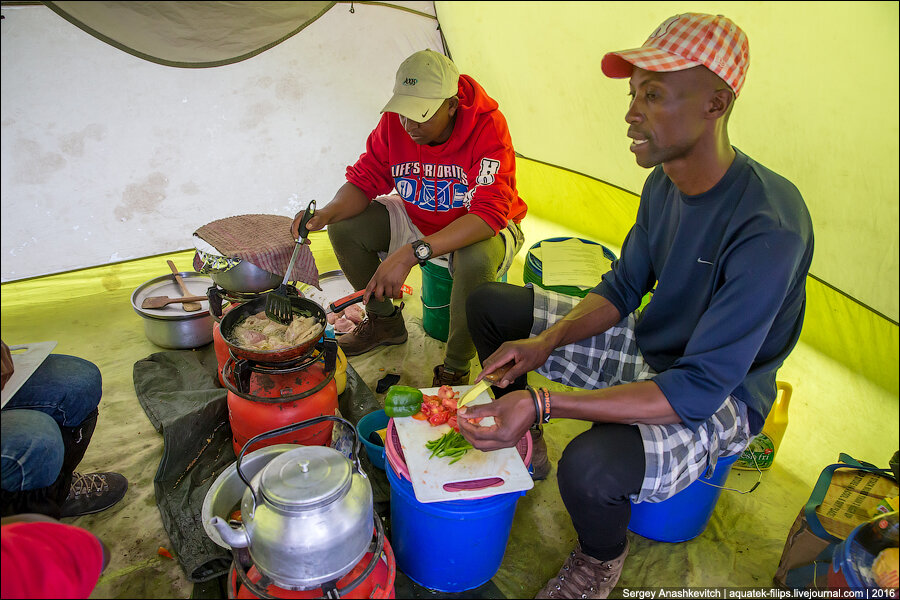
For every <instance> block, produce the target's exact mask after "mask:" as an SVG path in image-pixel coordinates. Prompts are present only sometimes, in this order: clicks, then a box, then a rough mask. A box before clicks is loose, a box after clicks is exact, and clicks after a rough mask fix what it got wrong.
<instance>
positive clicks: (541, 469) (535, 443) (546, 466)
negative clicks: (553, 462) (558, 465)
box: [530, 425, 550, 481]
mask: <svg viewBox="0 0 900 600" xmlns="http://www.w3.org/2000/svg"><path fill="white" fill-rule="evenodd" d="M530 431H531V467H532V471H533V473H532V474H531V479H532V480H534V481H540V480H541V479H546V478H547V475H549V474H550V458H548V457H547V442H546V441H545V440H544V428H543V427H541V426H540V425H538V426H537V427H532V428H531V429H530Z"/></svg>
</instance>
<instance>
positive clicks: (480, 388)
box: [456, 363, 513, 410]
mask: <svg viewBox="0 0 900 600" xmlns="http://www.w3.org/2000/svg"><path fill="white" fill-rule="evenodd" d="M512 366H513V364H512V363H508V364H505V365H503V366H502V367H500V368H499V369H497V370H496V371H494V372H493V373H489V374H487V375H485V376H484V379H482V380H481V381H479V382H478V383H476V384H475V387H473V388H472V389H471V390H469V391H468V392H466V393H465V394H463V395H462V397H460V399H459V400H458V401H457V402H456V410H459V409H460V408H462V407H463V406H465V405H466V404H468V403H469V402H471V401H472V400H474V399H475V398H477V397H478V395H479V394H480V393H481V392H484V391H487V389H488V388H489V387H491V385H492V384H494V383H500V382H501V381H503V376H504V375H506V372H507V371H509V370H510V369H511V368H512Z"/></svg>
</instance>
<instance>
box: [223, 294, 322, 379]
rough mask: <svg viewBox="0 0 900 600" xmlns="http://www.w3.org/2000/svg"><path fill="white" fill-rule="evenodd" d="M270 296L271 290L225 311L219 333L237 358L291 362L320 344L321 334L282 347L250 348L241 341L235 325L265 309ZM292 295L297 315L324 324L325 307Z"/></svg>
mask: <svg viewBox="0 0 900 600" xmlns="http://www.w3.org/2000/svg"><path fill="white" fill-rule="evenodd" d="M270 293H271V292H270ZM267 297H268V294H266V295H265V296H262V297H260V298H256V299H254V300H251V301H249V302H245V303H243V304H239V305H237V306H235V307H234V308H232V309H231V310H229V311H228V312H227V313H225V315H224V316H223V317H222V321H221V322H220V323H219V333H221V334H222V340H223V341H224V342H225V344H226V345H227V346H228V347H229V348H230V349H231V352H232V354H233V355H234V356H235V357H236V358H245V359H247V360H252V361H256V362H261V363H266V364H278V363H283V362H288V361H291V360H294V359H295V358H300V357H302V356H304V355H306V353H307V352H308V351H309V350H311V349H312V347H313V346H315V345H316V342H318V341H319V338H318V337H317V338H314V339H312V340H309V341H307V342H304V343H303V344H300V345H299V346H292V347H290V348H282V349H280V350H248V349H247V348H243V347H241V346H239V345H238V344H237V342H236V340H235V337H234V328H235V327H236V326H237V325H238V324H239V323H240V322H241V321H243V320H244V319H245V318H247V317H249V316H250V315H255V314H256V313H258V312H261V311H264V310H265V309H266V298H267ZM290 299H291V308H292V309H293V312H294V314H295V315H300V316H304V317H315V318H316V320H317V321H318V322H319V323H320V324H321V325H322V327H323V328H324V326H325V309H323V308H322V307H321V306H319V305H318V304H316V303H315V302H313V301H312V300H309V299H308V298H300V297H298V296H290ZM319 337H321V336H319Z"/></svg>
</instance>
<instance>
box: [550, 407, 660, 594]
mask: <svg viewBox="0 0 900 600" xmlns="http://www.w3.org/2000/svg"><path fill="white" fill-rule="evenodd" d="M644 462H645V459H644V444H643V441H642V439H641V434H640V432H639V431H638V429H637V427H634V426H631V425H619V424H607V423H603V424H597V425H594V426H593V427H592V428H591V429H589V430H588V431H586V432H584V433H582V434H581V435H579V436H578V437H576V438H575V439H574V440H572V442H571V443H570V444H569V445H568V446H567V447H566V449H565V451H564V452H563V455H562V458H561V459H560V461H559V471H558V477H557V479H558V482H559V491H560V495H561V496H562V499H563V502H564V503H565V505H566V510H568V511H569V515H570V516H571V517H572V524H573V525H574V527H575V531H576V533H577V534H578V543H577V545H576V546H575V549H574V550H573V551H572V552H571V554H569V557H568V558H567V559H566V561H565V563H564V564H563V566H562V568H561V569H560V570H559V573H557V575H556V577H554V578H553V579H551V580H550V581H548V582H547V585H545V586H544V587H543V588H542V589H541V590H540V591H539V592H538V593H537V595H536V596H535V597H536V598H585V597H595V598H606V597H607V595H608V594H609V592H610V590H612V589H613V587H615V585H616V583H617V582H618V580H619V575H620V574H621V573H622V565H623V564H624V561H625V557H626V556H627V554H628V538H627V537H626V530H627V528H628V521H629V519H630V518H631V504H630V502H629V496H630V495H631V494H636V493H638V492H639V491H640V489H641V484H642V482H643V477H644Z"/></svg>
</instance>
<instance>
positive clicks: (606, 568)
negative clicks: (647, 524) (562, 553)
mask: <svg viewBox="0 0 900 600" xmlns="http://www.w3.org/2000/svg"><path fill="white" fill-rule="evenodd" d="M627 555H628V541H627V540H626V542H625V550H623V551H622V554H620V555H619V556H617V557H616V558H613V559H612V560H598V559H596V558H594V557H593V556H588V555H587V554H585V553H584V552H582V551H581V544H576V545H575V549H574V550H573V551H572V552H571V553H570V554H569V557H568V558H567V559H566V562H565V563H563V566H562V568H561V569H560V570H559V573H557V574H556V577H554V578H553V579H551V580H550V581H548V582H547V585H545V586H544V587H543V588H542V589H541V591H539V592H538V593H537V596H535V598H606V597H608V596H609V593H610V592H611V591H612V590H613V588H615V587H616V583H618V581H619V576H620V575H621V574H622V565H624V564H625V557H626V556H627Z"/></svg>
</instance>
